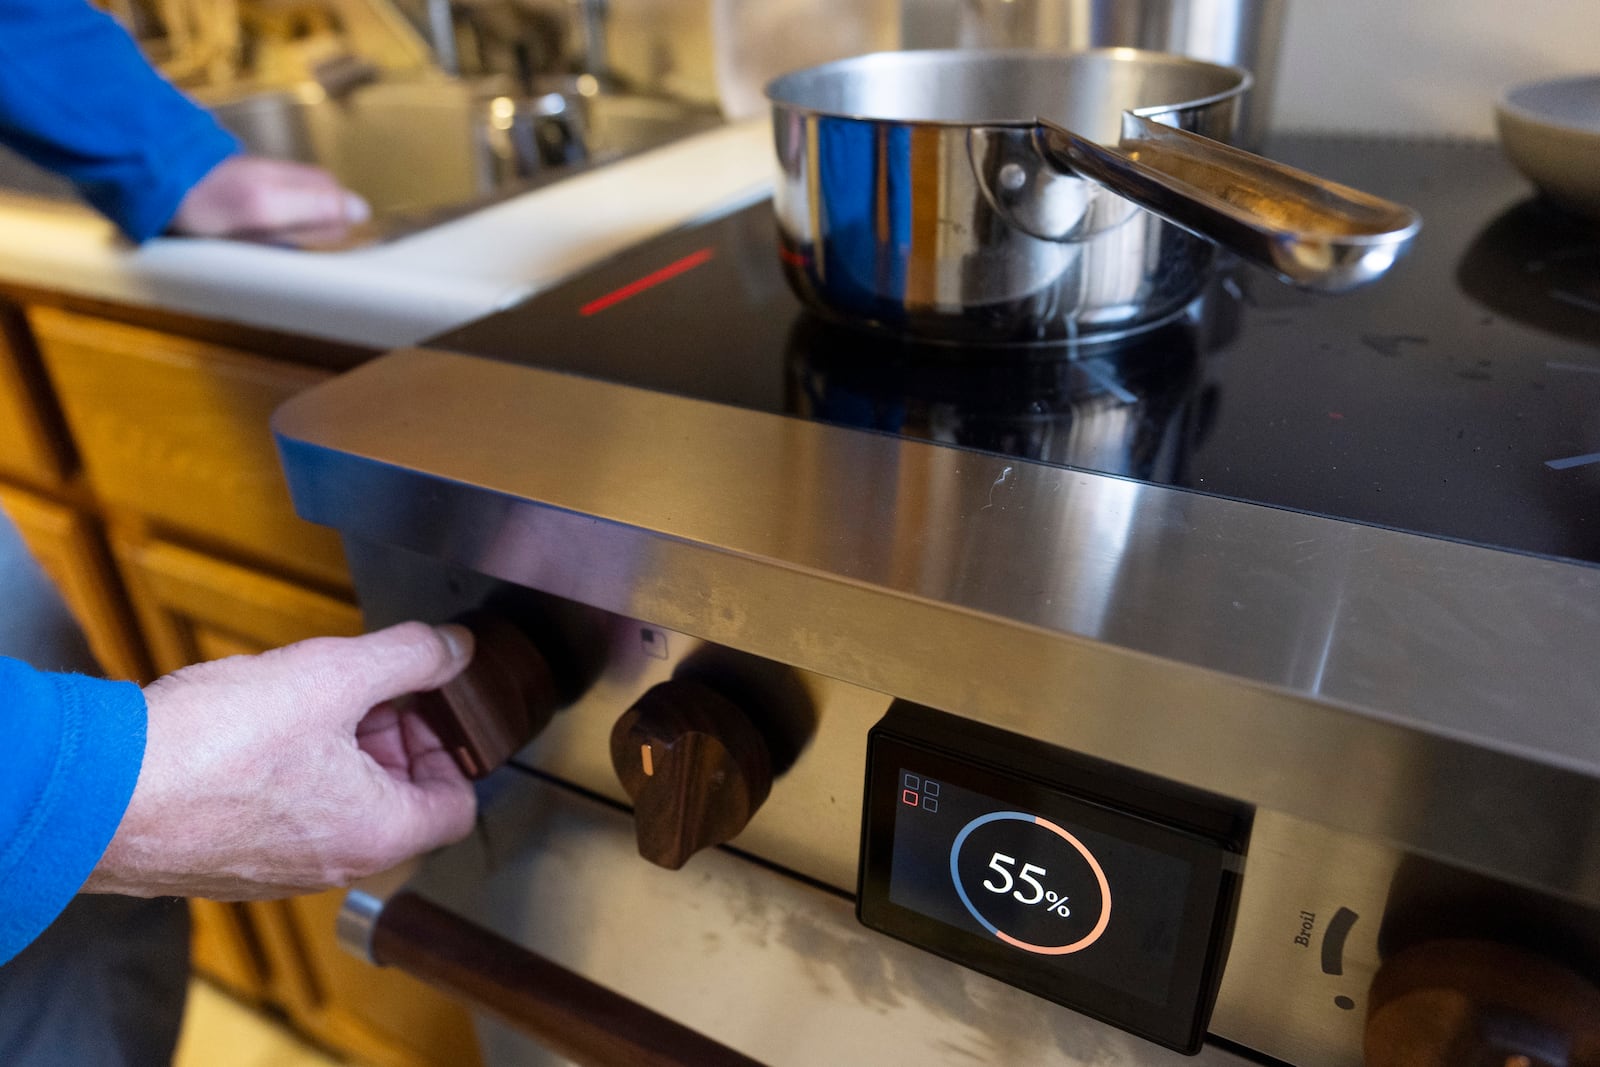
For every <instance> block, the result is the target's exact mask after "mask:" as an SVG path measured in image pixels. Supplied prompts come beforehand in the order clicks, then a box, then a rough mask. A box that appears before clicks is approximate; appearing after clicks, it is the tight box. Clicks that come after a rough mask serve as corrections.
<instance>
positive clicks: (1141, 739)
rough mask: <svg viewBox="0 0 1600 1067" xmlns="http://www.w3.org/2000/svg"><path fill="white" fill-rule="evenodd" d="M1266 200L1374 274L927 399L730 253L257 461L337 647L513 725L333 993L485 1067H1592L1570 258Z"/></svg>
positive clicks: (962, 372) (605, 274)
mask: <svg viewBox="0 0 1600 1067" xmlns="http://www.w3.org/2000/svg"><path fill="white" fill-rule="evenodd" d="M1269 147H1270V149H1271V151H1272V154H1274V155H1277V156H1279V157H1280V158H1284V159H1286V160H1287V161H1289V162H1291V163H1294V164H1296V165H1300V166H1305V167H1307V168H1308V169H1312V170H1316V171H1318V172H1320V173H1325V174H1328V175H1329V176H1330V177H1333V178H1336V179H1338V180H1341V181H1347V182H1349V183H1350V184H1352V185H1356V186H1358V187H1361V188H1364V189H1369V190H1371V191H1373V192H1376V193H1379V194H1381V195H1385V196H1390V197H1393V198H1394V199H1396V200H1399V201H1402V202H1407V203H1411V204H1413V205H1415V206H1416V207H1418V208H1419V209H1421V211H1422V213H1423V216H1424V219H1425V229H1424V231H1423V237H1422V238H1421V240H1420V242H1419V246H1418V249H1417V251H1416V252H1415V253H1414V254H1413V256H1412V257H1411V258H1410V259H1409V260H1407V261H1405V262H1403V263H1402V264H1401V265H1400V266H1399V267H1397V268H1396V269H1395V271H1394V273H1393V274H1392V275H1391V276H1390V277H1389V278H1387V279H1385V280H1384V281H1382V282H1380V283H1378V284H1377V285H1376V286H1373V287H1371V288H1369V289H1367V290H1364V291H1362V292H1360V293H1357V294H1353V295H1350V296H1346V297H1341V298H1321V297H1311V296H1306V295H1301V294H1297V293H1294V292H1292V291H1289V290H1286V289H1283V288H1281V287H1279V286H1277V285H1276V284H1275V283H1273V282H1271V281H1270V280H1267V279H1265V278H1262V277H1259V276H1257V275H1255V274H1254V273H1252V272H1250V271H1248V270H1246V269H1242V268H1241V269H1238V270H1234V271H1223V272H1221V273H1220V274H1219V275H1218V277H1217V279H1216V281H1215V283H1214V284H1213V285H1212V286H1210V288H1209V289H1208V291H1207V292H1206V293H1205V294H1204V295H1203V296H1202V297H1201V298H1200V299H1199V300H1198V301H1197V302H1196V303H1195V305H1193V306H1192V307H1191V308H1190V309H1189V310H1188V312H1187V313H1186V314H1185V315H1184V316H1182V317H1181V318H1180V319H1179V320H1177V321H1175V322H1172V323H1169V324H1167V325H1165V326H1163V327H1161V328H1159V329H1156V330H1152V331H1149V332H1146V333H1145V334H1142V335H1140V336H1138V337H1136V338H1134V339H1132V340H1128V341H1122V342H1116V343H1103V344H1100V345H1098V346H1096V345H1078V346H1064V347H1056V348H1042V349H1040V348H1034V349H1023V350H1017V349H975V348H971V347H967V348H959V349H952V348H942V347H934V348H921V347H918V346H913V345H908V344H904V343H898V342H895V341H892V340H886V339H883V338H876V337H872V336H870V335H866V334H861V333H853V332H850V331H847V330H842V329H840V328H837V327H833V326H830V325H829V324H827V323H824V322H820V321H818V320H815V319H812V318H810V317H808V316H807V315H806V314H805V313H803V312H801V311H800V309H799V307H798V305H797V303H796V302H795V301H794V299H793V297H792V296H790V294H789V292H788V290H787V289H786V287H785V285H784V282H783V279H782V277H781V274H780V271H779V267H778V261H777V256H776V250H775V245H774V241H775V238H774V233H773V222H772V218H771V208H770V206H769V205H767V204H765V203H759V204H752V205H744V206H741V207H739V208H738V209H736V210H730V211H729V212H728V213H726V214H724V215H722V216H719V217H717V218H715V219H711V220H707V221H706V222H704V223H703V224H700V225H697V226H693V227H690V228H688V229H685V230H683V231H681V232H678V233H675V234H672V235H669V236H668V237H665V238H662V239H660V240H658V241H655V242H652V243H650V244H647V245H644V246H641V247H640V248H638V249H635V250H634V251H632V252H630V253H628V254H627V255H625V256H623V257H621V258H619V259H617V260H615V261H613V262H611V263H609V264H607V265H605V266H603V267H601V268H600V269H598V270H596V271H593V272H591V273H590V274H588V275H585V276H583V277H580V278H577V279H574V280H573V281H571V282H569V283H568V284H566V285H564V286H562V287H560V288H557V289H554V290H551V291H549V292H546V293H544V294H542V295H540V296H537V297H535V298H534V299H532V300H531V301H529V302H528V303H526V304H524V305H521V306H519V307H516V308H513V309H510V310H509V311H506V312H503V313H500V314H498V315H496V316H493V317H491V318H490V319H487V320H484V321H482V322H480V323H476V324H473V325H471V326H468V327H466V328H464V329H462V330H460V331H457V332H456V333H454V334H452V335H449V336H447V337H444V338H440V339H439V340H438V341H436V342H435V343H433V344H430V345H428V346H425V347H422V348H416V349H409V350H404V351H399V352H395V353H392V354H389V355H387V356H384V357H383V358H381V359H378V360H376V361H374V362H372V363H370V364H367V365H365V366H363V367H361V368H359V369H358V370H356V371H354V372H352V373H350V374H347V375H345V376H344V377H342V378H340V379H337V380H335V381H333V382H331V383H329V384H327V385H325V386H323V387H321V388H319V389H317V390H314V391H312V392H311V393H308V394H306V395H303V396H301V397H300V398H298V399H296V400H295V401H293V402H292V403H291V404H289V405H288V406H286V407H285V408H284V409H283V410H281V411H280V412H279V413H278V417H277V421H276V431H277V434H278V437H279V442H280V446H281V449H282V454H283V458H284V462H285V466H286V469H287V471H288V476H289V480H290V484H291V488H292V490H293V493H294V497H295V501H296V505H297V507H298V508H299V510H300V511H301V513H302V514H303V515H305V516H306V517H307V518H310V519H312V520H314V521H317V522H322V523H326V524H328V525H330V526H334V527H336V528H338V529H339V530H341V531H342V532H343V534H344V535H345V541H346V546H347V550H348V553H349V557H350V562H351V566H352V569H353V572H354V574H355V577H356V582H357V587H358V590H359V592H360V596H361V599H362V604H363V607H364V609H365V611H366V612H367V615H368V618H369V621H370V622H371V623H372V624H373V625H375V626H376V625H381V624H386V623H388V622H392V621H397V620H399V619H402V618H410V617H422V618H426V619H430V620H435V621H438V620H444V619H449V618H455V617H458V616H463V615H466V616H468V617H470V618H471V619H472V620H474V623H475V625H477V626H479V627H480V630H479V632H480V637H481V641H480V644H481V645H482V646H483V647H486V648H491V649H492V650H493V652H492V654H491V655H490V656H488V657H485V656H480V660H483V661H484V663H485V667H484V668H483V672H484V677H482V678H480V679H479V683H481V684H479V689H478V691H477V693H476V694H475V696H473V697H472V699H468V700H466V704H467V705H469V706H470V705H472V704H473V702H474V701H476V705H477V706H478V707H479V709H480V710H481V709H482V708H483V707H488V708H490V709H491V710H494V709H495V708H496V707H497V706H498V707H499V708H500V710H507V707H506V706H507V705H516V707H515V708H511V709H509V710H511V711H513V712H514V713H515V714H514V715H513V717H516V716H518V715H523V713H524V712H525V711H527V708H526V707H524V705H530V706H531V705H534V704H537V705H539V706H538V707H537V708H534V709H533V711H532V712H529V713H528V714H527V715H526V716H524V717H523V721H522V722H521V723H520V724H518V727H517V728H516V729H513V730H512V732H510V733H505V732H501V733H496V732H495V729H499V727H496V728H495V729H487V730H486V729H482V728H475V727H472V726H471V725H470V724H469V727H468V728H467V729H466V730H465V731H464V732H463V733H462V734H461V736H460V737H459V738H458V739H457V741H458V743H459V744H460V745H461V747H462V749H463V751H464V755H463V759H464V762H465V764H466V765H468V766H473V767H487V766H488V765H489V764H491V763H493V762H495V761H496V760H497V759H498V758H499V755H500V754H503V752H501V751H500V750H507V749H509V748H515V747H516V746H517V745H518V744H520V742H521V739H522V736H523V735H524V734H525V732H526V731H527V730H530V729H532V728H533V724H534V723H535V722H538V721H542V720H543V718H545V717H546V716H547V715H548V718H549V725H548V726H547V727H545V728H543V730H542V732H541V733H539V735H538V736H537V738H536V739H534V740H533V741H532V742H531V743H530V744H527V745H526V746H525V747H522V748H521V749H520V751H518V752H517V753H516V754H515V756H514V757H513V758H512V760H511V762H510V763H509V764H507V765H506V766H504V767H502V768H501V769H500V770H498V771H496V772H494V773H493V774H492V775H490V776H489V777H487V778H486V779H485V781H484V783H483V787H482V788H483V801H484V802H483V819H482V825H481V827H480V831H479V833H478V834H476V835H475V836H474V837H473V838H472V839H469V840H468V841H466V842H463V843H462V844H461V845H458V846H456V847H454V848H452V849H449V850H446V851H445V852H443V853H441V854H438V855H436V856H434V857H431V858H430V859H429V860H428V861H427V862H426V863H425V864H423V865H422V867H421V868H420V870H418V871H416V872H410V873H409V874H408V880H407V881H405V883H404V884H403V885H396V886H391V887H389V888H388V889H386V890H385V891H383V892H379V891H378V890H377V889H373V888H369V889H368V890H365V891H362V892H357V893H354V894H352V897H351V901H350V905H349V907H348V908H347V916H346V918H347V920H348V921H347V926H348V930H347V933H348V934H349V939H350V941H351V943H352V944H353V945H354V946H355V947H356V948H358V949H359V950H362V951H368V952H371V953H372V954H373V955H374V956H375V957H376V958H378V959H380V960H383V961H385V962H391V963H396V964H400V965H407V966H410V967H412V968H413V969H415V970H417V971H418V972H419V973H421V974H423V975H424V976H425V977H428V978H429V979H430V980H432V981H435V982H437V983H439V984H441V985H442V986H444V987H445V988H448V989H451V990H453V991H455V992H456V993H458V994H460V995H462V996H465V997H467V998H468V999H470V1000H472V1001H473V1002H474V1003H476V1004H478V1005H479V1006H480V1007H483V1008H485V1010H486V1011H487V1012H489V1013H491V1014H497V1015H499V1016H501V1017H507V1016H510V1017H514V1018H515V1019H517V1021H518V1024H519V1029H520V1030H521V1031H532V1032H535V1033H538V1034H540V1035H541V1040H539V1041H535V1040H533V1039H531V1038H528V1037H526V1036H522V1035H521V1034H520V1033H519V1032H518V1030H517V1029H512V1028H507V1027H503V1026H500V1025H498V1024H494V1023H490V1022H486V1023H485V1027H484V1035H485V1047H486V1049H487V1051H488V1053H489V1055H490V1058H491V1060H492V1061H494V1062H505V1063H532V1062H545V1059H544V1057H547V1056H554V1055H555V1053H547V1052H546V1051H545V1049H546V1048H553V1049H555V1050H557V1051H559V1052H560V1053H561V1054H562V1055H565V1056H569V1057H572V1058H577V1059H583V1060H588V1061H590V1062H616V1063H639V1062H661V1063H672V1062H677V1063H709V1062H717V1057H725V1058H726V1062H748V1059H742V1057H747V1058H749V1059H754V1060H757V1061H760V1062H764V1063H770V1064H880V1063H889V1062H901V1061H904V1062H934V1063H968V1062H985V1063H1047V1062H1048V1063H1066V1064H1113V1063H1116V1064H1122V1063H1140V1064H1144V1063H1166V1062H1181V1061H1182V1059H1183V1056H1184V1055H1185V1054H1194V1055H1197V1056H1198V1057H1199V1059H1200V1061H1201V1062H1204V1063H1215V1064H1234V1063H1245V1062H1272V1061H1274V1060H1276V1061H1285V1062H1288V1063H1293V1064H1301V1065H1328V1067H1344V1065H1355V1064H1360V1063H1362V1062H1364V1059H1365V1062H1368V1063H1373V1064H1390V1063H1430V1064H1431V1063H1438V1064H1445V1063H1483V1064H1489V1063H1493V1064H1502V1063H1503V1064H1530V1065H1531V1064H1590V1063H1594V1062H1597V1061H1596V1056H1597V1055H1600V1053H1597V1051H1596V1050H1597V1048H1600V1037H1597V1028H1600V1007H1597V1005H1600V992H1597V985H1596V983H1597V982H1600V289H1597V288H1596V283H1595V279H1596V278H1597V277H1600V273H1597V272H1596V271H1595V269H1594V268H1595V266H1596V265H1597V264H1600V236H1597V235H1596V234H1595V233H1594V232H1593V231H1587V230H1584V229H1583V228H1582V227H1581V226H1580V225H1579V224H1577V223H1575V222H1572V221H1570V220H1568V219H1565V218H1563V217H1562V216H1559V215H1556V214H1553V213H1550V212H1548V211H1547V209H1545V208H1544V207H1542V206H1541V205H1539V204H1537V203H1533V202H1526V193H1525V192H1524V190H1523V188H1522V187H1521V185H1520V184H1519V183H1518V181H1517V180H1516V179H1515V177H1514V176H1513V175H1512V174H1511V172H1510V171H1509V169H1508V168H1506V167H1505V165H1504V164H1503V163H1502V162H1501V161H1500V160H1499V158H1498V156H1497V155H1496V154H1495V153H1494V151H1493V149H1492V148H1489V147H1487V146H1478V145H1464V144H1444V143H1438V144H1400V143H1394V142H1382V141H1373V140H1340V139H1317V138H1287V139H1283V140H1281V142H1280V143H1278V144H1277V145H1273V146H1269ZM530 664H534V666H530ZM497 685H498V686H499V688H498V689H496V686H497ZM496 693H500V694H502V695H496ZM505 693H510V694H512V695H510V696H506V695H503V694H505ZM459 710H461V709H460V708H458V711H459ZM552 711H553V714H549V713H550V712H552ZM518 729H520V731H521V732H517V730H518ZM497 746H498V749H497ZM391 890H392V892H393V895H390V891H391ZM467 924H470V926H469V925H467ZM491 935H492V936H491ZM452 939H457V940H452ZM589 982H592V983H594V985H588V984H585V983H589ZM601 987H603V989H602V988H601ZM606 991H609V992H606ZM613 994H615V995H614V996H613ZM713 1044H714V1046H715V1047H713ZM674 1050H675V1051H674ZM1364 1050H1365V1051H1364ZM1429 1056H1431V1057H1432V1058H1427V1057H1429ZM1405 1057H1411V1058H1405ZM1418 1057H1421V1058H1418Z"/></svg>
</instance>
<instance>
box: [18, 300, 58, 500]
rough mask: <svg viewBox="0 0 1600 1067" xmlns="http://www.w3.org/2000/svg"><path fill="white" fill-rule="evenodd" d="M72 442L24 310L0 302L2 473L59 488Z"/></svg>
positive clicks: (47, 486)
mask: <svg viewBox="0 0 1600 1067" xmlns="http://www.w3.org/2000/svg"><path fill="white" fill-rule="evenodd" d="M72 465H73V464H72V448H71V445H70V444H69V442H68V440H67V435H66V428H65V427H64V426H63V425H62V424H61V416H60V413H59V412H58V411H57V410H56V407H55V402H54V400H53V399H52V398H51V396H50V391H49V387H48V385H47V384H46V382H45V379H44V370H43V368H42V367H40V366H39V362H38V353H37V352H36V351H35V350H34V347H33V341H32V338H31V337H30V336H29V334H28V327H27V322H26V320H24V319H23V317H22V312H20V311H19V310H17V309H16V308H14V307H12V306H11V305H9V304H3V303H0V473H4V474H6V475H8V476H9V477H12V478H17V479H20V480H21V481H25V482H29V483H31V484H33V485H37V486H41V487H44V488H51V489H53V488H59V487H60V486H61V485H63V484H64V483H65V482H66V480H67V477H68V475H69V474H70V473H71V470H72Z"/></svg>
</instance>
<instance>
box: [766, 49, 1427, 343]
mask: <svg viewBox="0 0 1600 1067" xmlns="http://www.w3.org/2000/svg"><path fill="white" fill-rule="evenodd" d="M1249 87H1250V75H1249V74H1248V73H1247V72H1246V71H1244V70H1242V69H1240V68H1238V67H1227V66H1221V65H1218V64H1213V63H1205V62H1201V61H1199V60H1191V59H1185V58H1182V57H1178V56H1172V55H1166V54H1163V53H1157V52H1143V51H1138V50H1135V49H1127V48H1115V49H1103V50H1096V51H1088V52H1068V53H1056V52H1040V51H1031V50H1001V51H970V50H953V51H928V52H886V53H879V54H874V55H867V56H858V57H856V58H853V59H846V60H841V61H839V62H836V63H829V64H826V65H824V66H820V67H813V68H810V69H808V70H803V71H798V72H796V73H793V74H788V75H785V76H783V77H781V78H779V79H777V80H776V81H774V82H773V83H772V84H771V85H769V86H768V87H767V96H768V99H770V100H771V101H772V106H773V123H774V132H775V135H776V147H777V151H778V156H779V161H780V165H781V168H782V175H781V177H780V180H779V182H778V186H777V189H776V192H775V202H776V206H777V214H778V225H779V231H780V235H781V248H782V255H783V261H784V265H785V270H786V272H787V274H788V276H789V280H790V282H791V283H792V284H793V285H794V287H795V290H796V291H797V292H798V293H799V294H800V296H801V298H802V299H803V300H805V301H806V302H807V303H808V304H809V305H811V306H812V307H813V308H815V309H817V310H819V311H821V312H823V313H824V314H826V315H828V316H829V317H832V318H835V319H841V320H844V321H847V322H852V323H858V324H872V325H876V326H882V327H887V328H889V329H891V330H893V331H895V332H897V333H903V334H908V335H911V336H915V337H919V338H923V339H927V340H936V341H959V342H971V341H980V342H1053V341H1061V340H1068V339H1071V338H1075V337H1085V336H1093V337H1096V338H1103V337H1109V336H1115V335H1116V334H1118V333H1123V332H1129V331H1133V330H1138V329H1143V328H1146V327H1149V326H1151V325H1154V324H1156V323H1159V322H1162V321H1165V320H1167V319H1170V318H1171V317H1172V316H1173V315H1175V314H1177V313H1178V312H1180V311H1181V310H1182V309H1183V307H1184V306H1185V305H1186V304H1188V303H1189V301H1190V300H1192V299H1193V298H1194V296H1195V295H1196V294H1197V293H1198V292H1199V290H1200V288H1201V286H1202V285H1203V284H1204V282H1205V279H1206V276H1207V273H1208V272H1209V271H1210V270H1211V268H1212V262H1213V259H1214V256H1215V253H1216V246H1218V245H1221V246H1223V247H1226V248H1228V249H1230V250H1231V251H1233V252H1235V253H1237V254H1238V255H1239V256H1241V257H1243V258H1245V259H1248V260H1250V261H1252V262H1255V263H1257V264H1260V265H1262V266H1264V267H1266V268H1267V269H1268V270H1270V271H1272V272H1273V273H1275V274H1277V275H1278V276H1279V277H1281V278H1283V279H1284V280H1286V281H1288V282H1290V283H1292V284H1296V285H1300V286H1303V287H1306V288H1312V289H1320V290H1325V291H1338V290H1342V289H1347V288H1350V287H1352V286H1355V285H1359V284H1361V283H1363V282H1367V281H1370V280H1372V279H1374V278H1376V277H1377V276H1379V275H1381V274H1382V273H1383V272H1384V271H1385V270H1387V269H1388V268H1389V266H1390V265H1392V264H1393V263H1394V261H1395V259H1396V258H1397V257H1399V256H1400V254H1401V253H1403V252H1404V251H1405V250H1406V248H1407V247H1408V246H1409V245H1410V243H1411V241H1412V239H1413V238H1414V237H1415V235H1416V233H1417V230H1418V228H1419V226H1420V224H1421V223H1420V220H1419V218H1418V216H1417V214H1416V213H1415V212H1414V211H1412V210H1410V209H1409V208H1406V207H1403V206H1401V205H1399V204H1394V203H1391V202H1389V201H1387V200H1382V199H1379V198H1378V197H1374V196H1369V195H1368V194H1366V193H1362V192H1359V191H1358V190H1355V189H1351V188H1348V187H1346V186H1342V185H1337V184H1335V183H1333V182H1329V181H1325V180H1323V179H1321V178H1317V177H1315V176H1313V175H1310V174H1306V173H1304V172H1302V171H1298V170H1294V169H1292V168H1289V167H1285V166H1282V165H1280V164H1277V163H1273V162H1270V161H1268V160H1265V159H1262V158H1260V157H1258V156H1253V155H1250V154H1249V153H1246V152H1243V151H1241V150H1239V149H1237V148H1232V147H1230V146H1228V145H1227V144H1225V143H1222V142H1226V141H1227V140H1228V139H1229V138H1231V137H1232V136H1233V134H1234V130H1235V126H1236V122H1237V109H1238V104H1239V101H1240V98H1241V97H1242V96H1243V95H1244V94H1245V92H1246V91H1247V90H1248V89H1249Z"/></svg>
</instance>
